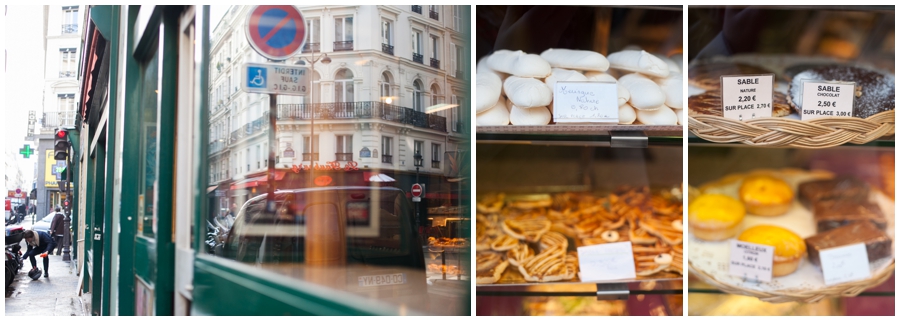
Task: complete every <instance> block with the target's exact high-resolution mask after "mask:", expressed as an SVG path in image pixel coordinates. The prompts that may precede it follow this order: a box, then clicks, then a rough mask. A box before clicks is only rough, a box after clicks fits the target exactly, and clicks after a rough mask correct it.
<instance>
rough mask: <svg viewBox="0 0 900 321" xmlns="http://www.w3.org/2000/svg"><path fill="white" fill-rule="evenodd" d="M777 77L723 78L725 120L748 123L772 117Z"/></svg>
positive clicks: (748, 76) (735, 76) (746, 76)
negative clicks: (773, 92)
mask: <svg viewBox="0 0 900 321" xmlns="http://www.w3.org/2000/svg"><path fill="white" fill-rule="evenodd" d="M774 79H775V75H773V74H766V75H734V76H722V77H721V83H722V108H723V111H724V116H725V118H729V119H734V120H739V121H747V120H751V119H755V118H762V117H772V95H773V94H772V90H773V88H774Z"/></svg>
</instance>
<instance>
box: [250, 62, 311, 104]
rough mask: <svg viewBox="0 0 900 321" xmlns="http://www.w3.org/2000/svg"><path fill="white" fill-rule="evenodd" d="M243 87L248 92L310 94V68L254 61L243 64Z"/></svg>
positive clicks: (292, 94)
mask: <svg viewBox="0 0 900 321" xmlns="http://www.w3.org/2000/svg"><path fill="white" fill-rule="evenodd" d="M240 70H241V82H240V83H241V89H242V90H243V91H245V92H248V93H256V94H276V95H291V96H306V95H307V94H309V80H310V78H309V68H308V67H306V66H296V65H284V64H276V63H264V64H263V63H252V62H248V63H245V64H243V66H241V69H240Z"/></svg>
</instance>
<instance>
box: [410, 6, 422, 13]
mask: <svg viewBox="0 0 900 321" xmlns="http://www.w3.org/2000/svg"><path fill="white" fill-rule="evenodd" d="M412 12H415V13H418V14H422V6H412Z"/></svg>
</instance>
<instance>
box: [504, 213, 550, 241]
mask: <svg viewBox="0 0 900 321" xmlns="http://www.w3.org/2000/svg"><path fill="white" fill-rule="evenodd" d="M550 225H551V224H550V221H548V220H545V219H522V220H504V221H503V231H504V232H506V234H508V235H509V236H512V237H514V238H517V239H520V240H525V241H526V242H532V243H534V242H537V241H538V240H540V239H541V236H543V235H544V233H547V231H549V230H550Z"/></svg>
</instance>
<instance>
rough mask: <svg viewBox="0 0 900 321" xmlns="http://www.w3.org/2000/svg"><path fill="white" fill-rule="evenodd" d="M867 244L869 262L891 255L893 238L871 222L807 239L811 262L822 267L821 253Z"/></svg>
mask: <svg viewBox="0 0 900 321" xmlns="http://www.w3.org/2000/svg"><path fill="white" fill-rule="evenodd" d="M855 243H865V244H866V253H868V256H869V262H872V261H875V260H878V259H881V258H885V257H888V256H890V255H891V253H892V252H893V251H892V250H891V238H890V237H888V235H887V234H885V233H884V231H882V230H879V229H878V228H876V227H875V225H874V224H872V223H871V222H859V223H854V224H851V225H847V226H843V227H839V228H836V229H833V230H830V231H828V232H824V233H819V234H816V235H813V236H810V237H808V238H806V249H807V253H808V254H809V261H810V262H811V263H812V264H815V265H816V266H820V267H821V266H822V263H821V261H820V260H819V252H820V251H822V250H827V249H830V248H835V247H841V246H845V245H850V244H855Z"/></svg>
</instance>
